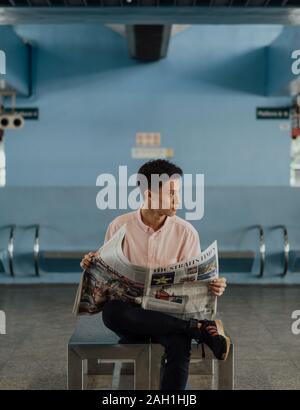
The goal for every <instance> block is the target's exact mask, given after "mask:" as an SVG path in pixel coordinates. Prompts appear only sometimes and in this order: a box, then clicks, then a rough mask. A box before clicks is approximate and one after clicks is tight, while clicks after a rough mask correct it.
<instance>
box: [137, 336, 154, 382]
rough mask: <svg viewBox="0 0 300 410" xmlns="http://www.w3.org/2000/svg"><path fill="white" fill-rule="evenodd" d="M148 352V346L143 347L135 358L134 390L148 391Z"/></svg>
mask: <svg viewBox="0 0 300 410" xmlns="http://www.w3.org/2000/svg"><path fill="white" fill-rule="evenodd" d="M150 350H151V346H150V344H149V345H145V347H144V348H143V350H141V351H140V352H139V353H138V355H137V357H136V358H135V366H134V367H135V369H134V370H135V371H134V389H135V390H149V388H150Z"/></svg>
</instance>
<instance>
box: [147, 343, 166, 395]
mask: <svg viewBox="0 0 300 410" xmlns="http://www.w3.org/2000/svg"><path fill="white" fill-rule="evenodd" d="M150 348H151V351H150V358H151V359H150V360H151V365H150V389H151V390H159V389H160V381H161V380H160V379H161V361H162V356H163V354H164V351H165V349H164V348H163V346H162V345H160V344H158V343H151V346H150Z"/></svg>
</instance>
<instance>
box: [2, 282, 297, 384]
mask: <svg viewBox="0 0 300 410" xmlns="http://www.w3.org/2000/svg"><path fill="white" fill-rule="evenodd" d="M227 289H228V290H227V292H226V294H225V295H224V296H223V297H221V298H220V300H219V304H218V310H219V317H220V318H221V319H222V320H223V321H224V324H225V327H226V330H227V332H228V333H229V335H230V336H231V337H232V339H233V341H234V344H235V354H236V356H235V387H236V389H300V335H293V334H292V331H291V324H292V321H293V320H292V319H291V314H292V311H294V310H299V309H300V287H286V288H284V287H258V286H251V287H245V286H232V287H230V286H229V287H228V288H227ZM75 292H76V287H75V286H36V287H33V286H32V287H29V286H23V287H22V286H2V287H0V310H4V311H5V312H6V320H7V329H6V331H7V334H6V335H0V389H65V388H66V381H67V379H66V364H67V360H66V353H67V342H68V339H69V337H70V335H71V333H72V331H73V328H74V325H75V321H76V318H75V317H74V316H73V315H72V313H71V310H72V304H73V299H74V296H75ZM111 381H112V380H111V377H109V376H101V377H90V380H89V388H104V387H107V388H109V386H110V383H111ZM123 383H125V384H124V387H126V384H127V387H128V388H130V383H131V376H127V379H126V378H125V377H124V379H123ZM211 385H212V381H211V379H210V377H208V376H205V377H204V376H203V377H197V376H191V377H190V380H189V386H190V388H210V387H211Z"/></svg>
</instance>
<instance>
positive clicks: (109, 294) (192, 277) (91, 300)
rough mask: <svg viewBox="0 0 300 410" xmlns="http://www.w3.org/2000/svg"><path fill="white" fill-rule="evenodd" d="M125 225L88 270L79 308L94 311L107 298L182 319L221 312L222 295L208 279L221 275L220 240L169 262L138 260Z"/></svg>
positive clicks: (77, 301)
mask: <svg viewBox="0 0 300 410" xmlns="http://www.w3.org/2000/svg"><path fill="white" fill-rule="evenodd" d="M125 233H126V225H123V226H122V227H121V228H120V229H119V230H118V231H117V232H116V233H115V235H113V237H112V238H111V239H110V240H109V241H107V242H106V243H105V244H104V245H103V246H102V247H101V248H100V249H99V250H98V252H97V253H96V254H95V256H94V257H93V259H92V263H91V264H90V266H89V268H88V269H86V270H84V272H83V273H82V276H81V281H80V284H79V287H78V290H77V295H76V299H75V303H74V307H73V313H74V314H77V315H82V314H94V313H98V312H100V311H101V310H102V309H103V306H104V303H105V302H106V301H107V300H114V299H118V300H122V301H126V302H133V303H138V304H140V305H141V307H142V308H143V309H150V310H158V311H161V312H165V313H167V314H170V315H173V316H175V317H180V318H191V317H194V318H210V317H213V316H214V314H215V312H216V303H217V302H216V300H217V298H216V296H214V295H213V294H212V293H211V292H210V290H209V288H208V282H209V281H211V280H213V279H215V278H216V277H218V273H219V266H218V249H217V241H214V242H213V243H212V244H211V245H210V246H209V247H208V248H207V249H206V250H204V251H203V252H201V254H200V255H199V257H196V258H193V259H190V260H186V261H182V262H179V263H176V264H172V265H169V266H165V267H157V268H147V267H143V266H137V265H133V264H131V263H130V262H129V260H128V259H127V258H126V257H125V255H124V253H123V251H122V242H123V239H124V236H125Z"/></svg>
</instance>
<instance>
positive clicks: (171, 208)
mask: <svg viewBox="0 0 300 410" xmlns="http://www.w3.org/2000/svg"><path fill="white" fill-rule="evenodd" d="M179 204H180V179H179V178H173V179H172V178H170V179H169V180H168V181H166V182H164V183H163V184H162V186H161V187H160V188H159V193H158V192H155V191H151V208H152V209H156V210H158V211H159V213H160V215H166V216H173V215H175V214H176V211H177V208H178V206H179Z"/></svg>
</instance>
